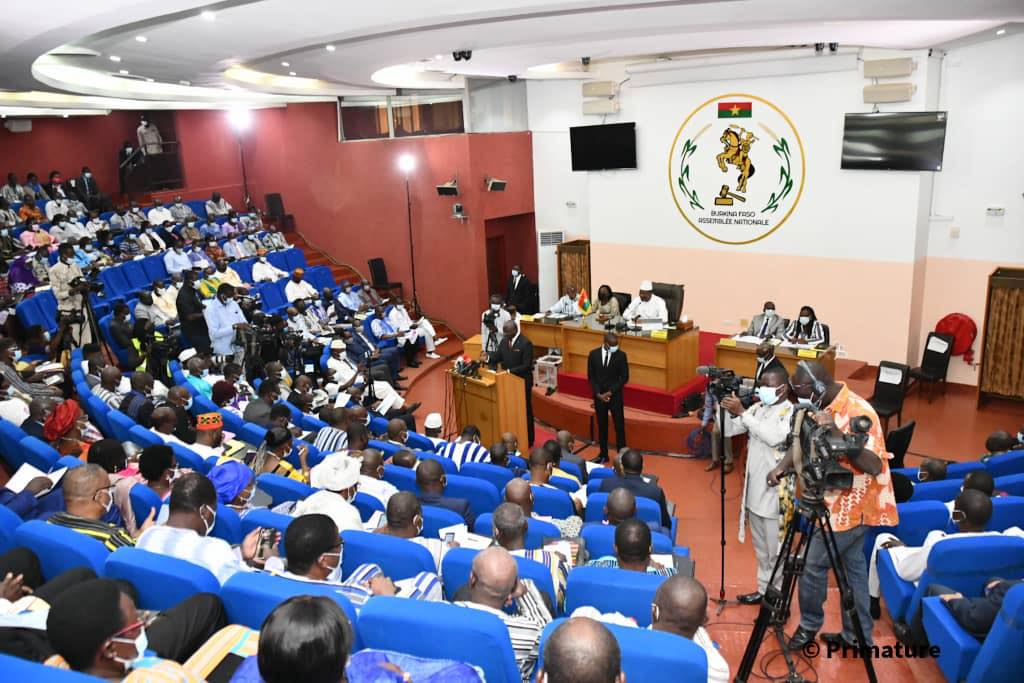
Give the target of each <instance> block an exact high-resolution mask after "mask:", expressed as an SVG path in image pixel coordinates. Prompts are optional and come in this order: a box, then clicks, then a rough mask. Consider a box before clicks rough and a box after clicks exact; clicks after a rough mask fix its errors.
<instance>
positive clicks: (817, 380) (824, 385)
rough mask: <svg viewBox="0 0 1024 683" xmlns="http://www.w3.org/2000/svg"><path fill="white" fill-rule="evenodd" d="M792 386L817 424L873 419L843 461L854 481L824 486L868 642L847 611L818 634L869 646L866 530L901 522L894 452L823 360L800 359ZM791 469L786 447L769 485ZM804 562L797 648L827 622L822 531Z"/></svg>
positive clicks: (846, 427)
mask: <svg viewBox="0 0 1024 683" xmlns="http://www.w3.org/2000/svg"><path fill="white" fill-rule="evenodd" d="M790 389H791V390H792V392H793V393H794V394H795V396H796V397H797V399H799V401H800V404H801V405H802V406H808V407H811V408H813V409H816V410H818V411H819V412H816V413H813V414H811V413H808V415H807V417H808V418H812V419H814V421H815V422H817V423H818V424H820V425H835V427H836V428H838V429H839V431H841V432H843V433H845V434H850V433H852V430H851V428H850V422H851V421H852V420H853V419H854V418H856V417H860V416H865V417H867V418H869V419H870V420H871V429H870V431H869V432H868V440H867V443H866V444H865V446H864V448H863V449H861V451H860V453H858V454H857V455H856V456H854V457H853V458H850V459H849V460H848V462H845V463H843V464H844V465H845V466H848V467H849V468H850V469H851V470H852V471H853V486H851V487H850V488H849V489H846V490H843V491H835V490H828V491H826V492H825V495H824V504H825V507H826V508H827V509H828V513H829V518H830V519H831V524H832V529H833V531H834V532H835V541H836V546H837V548H838V551H839V559H840V561H841V562H842V563H843V565H845V567H846V574H847V577H848V579H849V582H850V588H851V590H852V592H853V597H854V601H855V603H856V608H857V614H858V616H859V618H860V623H861V627H862V628H863V630H864V637H865V638H867V639H868V641H869V642H867V643H857V642H856V636H855V634H854V630H853V624H852V623H850V621H849V619H848V618H847V616H846V614H845V613H844V614H843V630H842V633H823V634H822V635H821V638H822V640H823V641H825V642H826V643H828V644H835V645H838V646H843V645H846V646H848V647H857V646H866V647H870V646H871V645H872V643H871V642H870V640H871V626H872V621H871V613H870V610H869V605H870V601H869V598H868V571H867V560H866V559H865V557H864V534H865V532H866V530H867V527H869V526H896V524H897V522H898V521H899V520H898V515H897V512H896V497H895V495H894V494H893V489H892V479H891V478H890V476H889V463H888V460H889V458H891V457H892V454H891V453H889V452H888V451H886V450H885V435H884V434H883V433H882V429H881V427H880V426H879V422H878V415H877V414H876V413H875V410H874V408H872V407H871V404H870V403H868V402H867V401H866V400H864V399H863V398H861V397H860V396H858V395H856V394H855V393H853V392H852V391H850V389H849V387H847V386H846V385H845V384H843V383H842V382H837V381H835V379H833V378H832V376H831V375H830V374H829V372H828V371H827V370H826V369H825V367H824V366H823V365H822V364H821V363H818V362H817V361H800V362H799V363H798V364H797V370H796V373H795V374H794V375H793V377H792V379H790ZM843 459H845V458H841V460H843ZM792 469H793V452H792V451H790V452H789V453H787V454H786V457H784V458H783V459H782V462H781V463H780V464H779V466H778V467H776V468H775V469H774V470H772V471H771V472H770V473H769V474H768V484H769V485H771V486H775V485H777V484H778V483H779V479H780V478H781V477H782V476H783V475H784V474H785V473H787V472H790V471H791V470H792ZM805 562H806V566H805V568H804V573H803V575H802V576H801V577H800V627H799V628H797V630H796V633H794V634H793V637H792V638H791V639H790V641H789V649H790V650H800V649H801V648H803V647H804V646H805V645H806V644H807V643H809V642H811V641H813V640H814V638H815V636H816V635H817V633H818V629H820V628H821V625H822V623H824V621H825V612H824V610H823V605H824V603H825V599H826V597H827V590H828V571H829V568H830V566H831V565H830V562H829V557H828V553H827V552H826V550H825V544H824V541H823V539H822V534H820V533H817V534H814V535H813V536H812V537H811V542H810V545H809V546H808V548H807V553H806V558H805Z"/></svg>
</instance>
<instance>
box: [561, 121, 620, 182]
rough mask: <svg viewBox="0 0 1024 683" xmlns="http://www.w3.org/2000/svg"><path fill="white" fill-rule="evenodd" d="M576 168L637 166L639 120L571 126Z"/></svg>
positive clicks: (602, 168) (595, 168)
mask: <svg viewBox="0 0 1024 683" xmlns="http://www.w3.org/2000/svg"><path fill="white" fill-rule="evenodd" d="M569 141H570V144H571V146H572V170H574V171H607V170H610V169H616V168H636V123H635V122H630V123H609V124H606V125H602V126H575V127H573V128H570V129H569Z"/></svg>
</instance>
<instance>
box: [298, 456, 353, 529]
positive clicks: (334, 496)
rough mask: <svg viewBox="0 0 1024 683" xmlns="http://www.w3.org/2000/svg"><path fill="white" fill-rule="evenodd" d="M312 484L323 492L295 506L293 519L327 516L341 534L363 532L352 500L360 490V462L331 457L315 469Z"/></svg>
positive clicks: (311, 475) (346, 458) (310, 475)
mask: <svg viewBox="0 0 1024 683" xmlns="http://www.w3.org/2000/svg"><path fill="white" fill-rule="evenodd" d="M309 477H310V485H311V486H312V487H313V488H315V489H320V490H319V491H317V492H316V493H314V494H313V495H311V496H309V497H308V498H306V499H304V500H300V501H299V502H297V503H296V504H295V508H294V510H293V512H292V514H293V516H295V517H301V516H302V515H308V514H313V513H319V514H324V515H327V516H328V517H330V518H331V519H332V520H334V523H335V524H336V525H337V526H338V529H340V530H341V531H350V530H354V531H362V529H363V521H362V519H361V518H360V516H359V510H358V508H356V506H355V505H353V504H352V501H354V500H355V498H356V491H358V490H359V463H358V461H356V460H355V459H353V458H349V457H347V456H344V455H332V456H330V457H328V458H325V459H324V460H323V462H321V463H320V464H319V465H317V466H316V467H314V468H313V469H312V470H311V471H310V473H309Z"/></svg>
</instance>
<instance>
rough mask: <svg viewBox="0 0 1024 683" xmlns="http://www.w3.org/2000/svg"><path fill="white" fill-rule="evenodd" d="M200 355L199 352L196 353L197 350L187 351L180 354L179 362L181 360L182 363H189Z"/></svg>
mask: <svg viewBox="0 0 1024 683" xmlns="http://www.w3.org/2000/svg"><path fill="white" fill-rule="evenodd" d="M198 355H199V352H198V351H196V350H195V349H185V350H184V351H182V352H181V353H179V354H178V360H180V361H181V362H182V363H187V362H188V361H189V359H191V358H195V357H196V356H198Z"/></svg>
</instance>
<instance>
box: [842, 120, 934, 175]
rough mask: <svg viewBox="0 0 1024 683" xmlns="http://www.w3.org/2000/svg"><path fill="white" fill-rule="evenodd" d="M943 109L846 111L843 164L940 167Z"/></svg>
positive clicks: (906, 168)
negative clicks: (869, 112)
mask: <svg viewBox="0 0 1024 683" xmlns="http://www.w3.org/2000/svg"><path fill="white" fill-rule="evenodd" d="M945 145H946V112H944V111H914V112H884V113H882V112H877V113H873V114H847V115H846V126H845V128H844V130H843V160H842V163H841V164H840V166H841V167H842V168H851V169H866V170H875V171H941V170H942V152H943V149H944V147H945Z"/></svg>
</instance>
